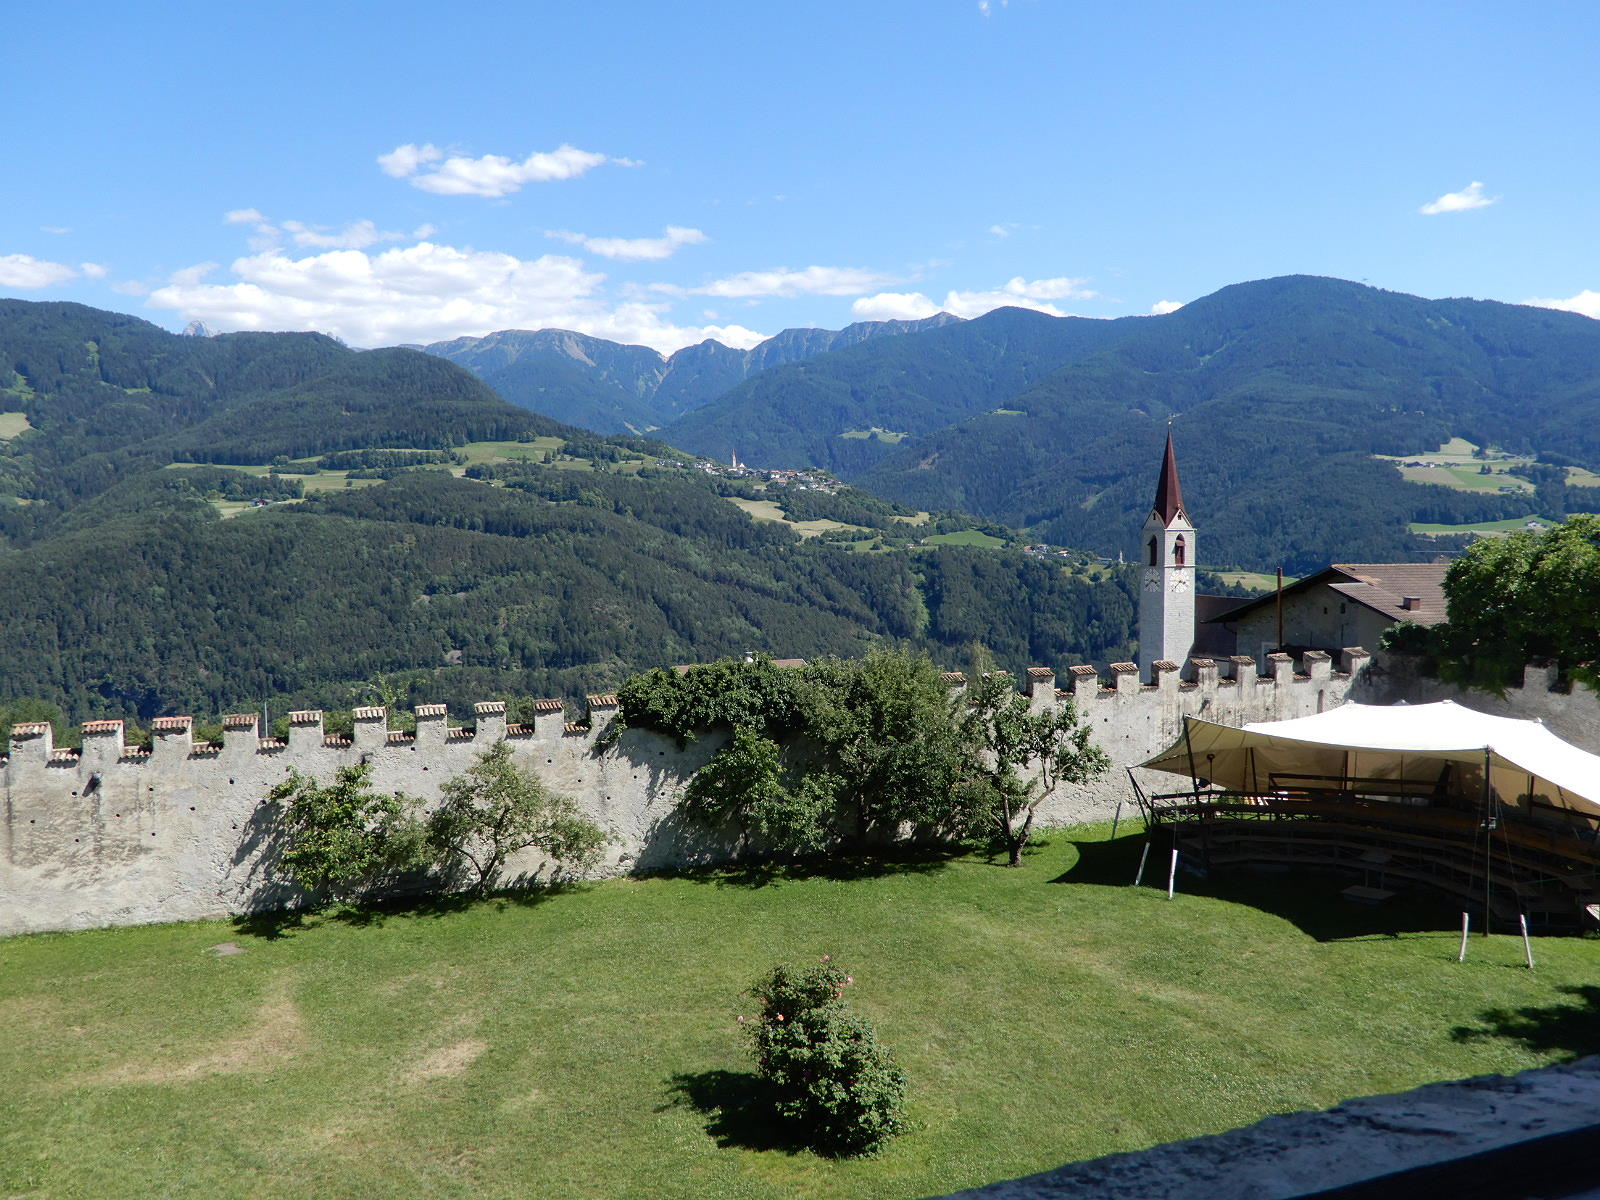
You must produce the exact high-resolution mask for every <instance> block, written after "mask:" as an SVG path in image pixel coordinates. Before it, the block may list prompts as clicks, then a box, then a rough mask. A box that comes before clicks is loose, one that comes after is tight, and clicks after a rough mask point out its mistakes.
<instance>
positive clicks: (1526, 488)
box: [1373, 437, 1587, 492]
mask: <svg viewBox="0 0 1600 1200" xmlns="http://www.w3.org/2000/svg"><path fill="white" fill-rule="evenodd" d="M1477 450H1478V447H1477V446H1476V445H1474V444H1473V443H1472V442H1469V441H1467V439H1466V438H1459V437H1457V438H1451V439H1450V440H1449V441H1448V442H1446V443H1445V444H1444V445H1442V446H1440V447H1439V448H1438V449H1437V450H1433V451H1430V452H1428V453H1426V454H1402V455H1395V454H1374V455H1373V457H1374V458H1377V459H1381V460H1383V461H1384V462H1392V463H1394V464H1395V465H1396V466H1397V467H1398V468H1399V470H1400V476H1401V478H1402V479H1405V480H1406V481H1408V482H1410V483H1436V484H1440V485H1442V486H1444V487H1448V488H1455V489H1456V490H1457V491H1463V492H1486V491H1487V492H1494V491H1499V490H1500V489H1501V488H1503V487H1507V488H1515V489H1516V490H1517V491H1519V492H1531V491H1533V490H1534V489H1533V484H1532V483H1530V482H1529V481H1528V480H1526V479H1522V478H1520V477H1518V476H1517V475H1516V474H1515V472H1516V470H1517V468H1518V467H1525V466H1527V465H1528V464H1529V463H1531V462H1532V461H1533V460H1532V459H1531V458H1527V457H1517V456H1516V455H1511V454H1506V453H1503V452H1501V451H1498V450H1495V449H1494V448H1493V447H1490V449H1489V452H1488V457H1487V458H1486V459H1480V458H1475V457H1473V455H1474V454H1475V452H1476V451H1477ZM1412 462H1416V463H1421V464H1423V465H1421V466H1416V467H1412V466H1407V465H1406V464H1407V463H1412ZM1485 465H1487V466H1488V467H1489V471H1490V473H1489V474H1488V475H1485V474H1483V467H1484V466H1485ZM1584 474H1587V472H1584ZM1569 482H1576V481H1575V480H1569Z"/></svg>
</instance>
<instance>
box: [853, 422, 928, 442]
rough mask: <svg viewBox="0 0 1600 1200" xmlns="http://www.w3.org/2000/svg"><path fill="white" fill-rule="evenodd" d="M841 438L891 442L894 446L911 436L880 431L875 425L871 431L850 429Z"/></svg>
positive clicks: (894, 431)
mask: <svg viewBox="0 0 1600 1200" xmlns="http://www.w3.org/2000/svg"><path fill="white" fill-rule="evenodd" d="M839 436H840V437H842V438H851V439H853V440H858V441H865V440H866V439H868V438H877V439H878V440H879V441H880V442H889V443H891V444H892V443H895V442H903V441H905V440H906V438H908V437H909V436H911V435H910V434H907V433H901V432H898V431H896V430H893V429H879V428H878V427H877V426H876V425H874V426H873V427H872V428H871V429H850V430H847V431H845V432H844V433H841V434H840V435H839Z"/></svg>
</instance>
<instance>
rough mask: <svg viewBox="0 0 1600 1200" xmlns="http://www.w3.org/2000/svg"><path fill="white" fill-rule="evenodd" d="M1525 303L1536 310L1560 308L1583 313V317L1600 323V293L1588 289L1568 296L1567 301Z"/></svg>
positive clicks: (1526, 301)
mask: <svg viewBox="0 0 1600 1200" xmlns="http://www.w3.org/2000/svg"><path fill="white" fill-rule="evenodd" d="M1523 303H1524V304H1531V305H1533V306H1534V307H1535V308H1559V309H1561V310H1562V311H1563V312H1574V313H1581V314H1582V315H1583V316H1586V317H1593V318H1595V320H1597V321H1600V292H1593V291H1590V290H1589V289H1588V288H1585V289H1584V290H1583V291H1581V292H1579V293H1578V294H1577V295H1576V296H1568V297H1567V298H1566V299H1565V300H1524V301H1523Z"/></svg>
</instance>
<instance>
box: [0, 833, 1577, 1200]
mask: <svg viewBox="0 0 1600 1200" xmlns="http://www.w3.org/2000/svg"><path fill="white" fill-rule="evenodd" d="M1124 830H1125V836H1123V837H1122V838H1121V839H1120V840H1119V841H1118V842H1116V843H1108V842H1106V841H1105V840H1104V838H1105V836H1106V833H1107V830H1106V829H1105V828H1104V827H1099V828H1096V829H1093V830H1088V831H1081V830H1080V831H1071V832H1058V833H1056V834H1055V835H1054V840H1053V841H1052V842H1051V844H1049V845H1048V846H1047V847H1046V848H1044V849H1043V850H1041V851H1040V852H1038V853H1035V854H1033V855H1031V856H1030V857H1029V859H1028V860H1027V862H1026V865H1025V866H1024V867H1023V868H1022V869H1021V870H1017V871H1012V870H1008V869H1006V868H1004V867H999V866H995V865H993V864H991V863H989V862H986V861H984V860H982V859H980V858H963V859H957V860H954V861H950V862H939V861H932V862H927V863H922V864H905V865H903V866H902V867H901V868H899V869H882V870H880V871H879V872H878V873H874V872H872V871H870V870H855V871H852V870H850V869H847V868H840V869H838V870H836V871H834V872H833V873H832V874H831V875H830V874H818V873H809V874H807V873H789V874H785V873H778V874H774V875H770V876H760V875H739V874H735V873H725V872H709V873H705V874H701V875H696V876H691V877H680V878H660V879H643V880H639V879H625V880H619V881H614V882H610V883H604V884H600V885H596V886H593V887H590V888H587V889H584V890H579V891H573V892H569V893H565V894H557V895H553V896H547V897H536V896H531V897H525V898H523V899H522V900H521V901H519V902H513V901H485V902H480V903H476V904H470V905H459V906H458V905H448V906H444V907H443V908H441V909H438V910H434V911H413V912H411V913H403V914H395V915H389V916H387V917H373V916H371V915H370V914H369V915H368V916H367V917H366V918H362V919H354V920H352V919H343V920H339V919H328V920H321V921H315V922H312V923H309V924H307V925H306V926H304V927H301V928H288V929H284V930H281V931H279V932H281V934H282V936H276V937H274V936H271V934H272V933H273V932H274V930H272V928H271V927H270V926H268V925H261V926H257V927H254V931H253V932H252V930H251V928H235V927H234V926H233V925H231V924H230V923H228V922H207V923H194V924H185V925H170V926H156V927H147V928H139V929H123V930H104V931H96V932H89V933H77V934H65V935H40V936H30V937H19V938H12V939H8V940H5V941H0V1023H3V1024H0V1027H3V1028H4V1030H5V1036H4V1037H3V1038H0V1095H3V1096H4V1097H5V1119H4V1121H3V1122H0V1195H5V1196H8V1197H14V1196H26V1197H34V1196H39V1197H43V1196H49V1197H127V1196H163V1197H208V1198H210V1197H273V1198H276V1197H281V1196H295V1197H344V1198H350V1200H358V1198H359V1200H368V1198H371V1197H390V1196H393V1197H406V1198H408V1200H409V1198H412V1197H417V1198H425V1197H462V1198H466V1197H473V1198H476V1197H502V1196H504V1197H511V1196H551V1197H573V1196H577V1197H657V1196H661V1197H685V1198H688V1197H693V1198H696V1200H699V1198H703V1197H750V1198H752V1200H754V1198H758V1197H759V1198H762V1200H766V1198H769V1197H788V1196H808V1197H870V1196H881V1197H915V1196H925V1195H930V1194H937V1193H940V1192H944V1191H949V1190H952V1189H955V1188H959V1187H965V1186H970V1185H973V1184H977V1183H980V1182H983V1181H987V1180H995V1179H1000V1178H1005V1177H1009V1176H1013V1175H1019V1174H1022V1173H1025V1172H1030V1171H1037V1170H1041V1169H1044V1168H1048V1167H1051V1166H1054V1165H1057V1164H1059V1163H1062V1162H1065V1161H1068V1160H1072V1159H1077V1158H1083V1157H1089V1156H1094V1155H1100V1154H1105V1153H1108V1152H1111V1151H1116V1150H1128V1149H1133V1148H1137V1147H1142V1146H1148V1145H1151V1144H1153V1143H1157V1142H1162V1141H1167V1140H1170V1139H1174V1138H1182V1137H1188V1136H1191V1135H1195V1134H1201V1133H1207V1132H1212V1131H1216V1130H1221V1129H1225V1128H1229V1127H1233V1126H1236V1125H1240V1124H1243V1123H1246V1122H1250V1121H1254V1120H1256V1119H1257V1118H1259V1117H1261V1116H1264V1115H1266V1114H1268V1113H1273V1112H1282V1111H1286V1110H1294V1109H1302V1108H1317V1107H1323V1106H1327V1105H1331V1104H1333V1103H1336V1102H1337V1101H1339V1100H1341V1099H1344V1098H1346V1097H1350V1096H1355V1095H1362V1094H1367V1093H1372V1092H1381V1091H1391V1090H1396V1089H1402V1088H1410V1087H1413V1086H1416V1085H1418V1084H1421V1083H1423V1082H1426V1081H1429V1080H1437V1079H1444V1078H1451V1077H1459V1076H1465V1075H1472V1074H1478V1073H1483V1072H1492V1071H1515V1070H1518V1069H1521V1068H1524V1067H1529V1066H1534V1065H1536V1064H1540V1063H1544V1062H1549V1061H1552V1060H1554V1059H1557V1058H1560V1057H1564V1056H1570V1055H1573V1054H1576V1053H1578V1052H1581V1051H1586V1050H1592V1049H1595V1048H1597V1047H1596V1039H1597V1033H1600V1014H1596V1013H1594V1012H1593V1011H1591V1010H1589V1009H1587V1008H1586V1007H1585V1006H1584V1004H1583V1003H1582V1002H1581V1001H1580V1000H1577V999H1575V998H1574V995H1575V994H1576V995H1581V996H1584V997H1587V996H1589V995H1590V994H1591V993H1592V991H1593V981H1594V979H1595V977H1596V970H1597V968H1600V942H1596V941H1589V940H1582V939H1565V940H1556V939H1541V940H1539V941H1538V942H1537V943H1536V947H1535V953H1536V955H1537V956H1538V962H1539V966H1538V969H1537V970H1536V971H1531V972H1530V971H1527V970H1523V969H1521V968H1520V967H1519V966H1518V963H1519V962H1520V956H1521V948H1520V945H1519V944H1518V943H1517V942H1516V941H1515V940H1514V939H1511V938H1506V937H1495V938H1492V939H1488V940H1482V939H1476V938H1475V939H1474V942H1473V946H1472V952H1471V956H1470V957H1469V959H1468V961H1467V963H1466V964H1465V965H1457V964H1456V962H1455V961H1454V959H1455V951H1456V936H1455V933H1454V932H1453V929H1452V927H1451V924H1452V921H1453V919H1454V914H1453V913H1450V912H1442V913H1432V912H1428V911H1422V910H1413V909H1406V908H1397V909H1373V908H1363V907H1358V906H1351V905H1347V904H1345V903H1343V902H1342V901H1340V900H1339V899H1338V897H1337V891H1336V889H1337V888H1339V887H1342V886H1344V885H1345V883H1347V882H1348V881H1344V880H1341V881H1337V882H1335V881H1330V880H1324V879H1320V878H1318V877H1299V878H1289V877H1284V876H1274V877H1259V878H1257V879H1255V880H1254V881H1253V882H1250V883H1247V884H1235V885H1222V884H1218V885H1213V891H1212V894H1210V895H1200V894H1186V892H1185V891H1184V890H1182V889H1192V888H1194V887H1195V886H1196V885H1195V884H1194V883H1193V882H1192V881H1191V880H1189V879H1188V878H1187V877H1181V879H1182V882H1181V885H1180V894H1179V896H1178V898H1177V899H1176V900H1175V901H1172V902H1168V901H1167V900H1166V898H1165V896H1164V894H1163V893H1162V892H1159V891H1157V890H1154V889H1151V888H1143V889H1139V890H1135V889H1133V888H1130V887H1128V886H1126V883H1127V881H1128V879H1129V878H1131V876H1132V874H1133V866H1134V861H1135V859H1136V858H1137V855H1138V849H1139V839H1138V838H1137V837H1136V836H1135V837H1129V836H1126V827H1124ZM226 942H235V943H237V945H239V946H240V947H242V948H243V949H244V951H245V952H244V953H243V954H238V955H232V956H227V957H219V956H216V955H214V954H212V953H209V952H208V949H207V948H208V947H214V946H216V945H218V944H219V943H226ZM824 953H832V954H833V955H835V956H836V957H838V958H840V959H841V961H842V962H843V963H844V965H845V966H846V969H848V970H850V971H852V972H853V973H854V974H855V977H856V986H855V987H854V988H852V990H851V993H850V995H851V1000H852V1002H853V1003H854V1004H856V1005H857V1006H858V1007H859V1008H861V1009H862V1010H863V1011H865V1012H866V1013H867V1014H868V1015H869V1016H871V1017H872V1018H873V1019H875V1020H876V1022H877V1023H878V1026H879V1030H880V1033H881V1035H882V1036H883V1038H884V1040H885V1041H886V1042H887V1043H888V1044H889V1045H890V1046H892V1047H894V1048H896V1050H897V1051H898V1053H899V1055H900V1057H901V1059H902V1061H903V1062H904V1064H905V1066H906V1068H907V1070H908V1072H909V1075H910V1079H911V1094H910V1115H911V1117H912V1118H913V1120H914V1122H915V1128H914V1130H913V1131H912V1132H911V1133H910V1134H908V1135H906V1136H905V1137H903V1138H901V1139H899V1140H898V1141H897V1142H895V1143H893V1144H892V1146H891V1147H890V1149H889V1150H888V1152H887V1153H886V1154H884V1155H883V1157H881V1158H878V1159H873V1160H868V1161H857V1162H832V1161H825V1160H820V1159H817V1158H815V1157H813V1156H811V1155H810V1154H808V1153H805V1152H794V1151H791V1150H788V1149H785V1148H783V1147H782V1146H781V1145H774V1144H773V1139H772V1135H771V1132H770V1130H768V1129H766V1128H764V1127H763V1126H762V1125H761V1124H759V1123H757V1122H754V1121H752V1120H751V1119H750V1118H749V1117H748V1116H747V1115H746V1110H745V1109H744V1108H742V1107H741V1106H740V1105H739V1103H738V1099H739V1097H741V1096H743V1095H745V1094H747V1091H748V1088H749V1083H750V1077H749V1075H748V1068H749V1065H750V1064H749V1063H748V1061H747V1060H746V1059H745V1057H744V1056H743V1053H742V1044H741V1039H740V1036H739V1027H738V1026H737V1025H736V1024H735V1017H736V1015H737V1014H739V1013H740V1012H741V1011H743V1012H746V1013H748V1012H750V1011H752V1010H751V1005H750V1001H748V999H744V998H742V997H741V992H742V990H743V989H744V988H745V987H747V986H748V985H749V983H750V982H752V981H753V980H754V978H755V977H756V976H757V975H758V974H760V973H761V972H762V971H763V970H764V969H765V968H767V967H769V966H770V965H771V964H772V963H773V962H774V961H775V960H778V959H789V960H791V961H795V962H809V961H813V960H814V959H816V958H817V957H818V956H820V955H821V954H824ZM1495 1010H1503V1012H1506V1013H1509V1014H1510V1015H1494V1011H1495ZM719 1104H725V1105H726V1106H727V1107H726V1108H725V1109H721V1110H719V1108H718V1105H719Z"/></svg>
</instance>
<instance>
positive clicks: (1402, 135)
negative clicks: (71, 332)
mask: <svg viewBox="0 0 1600 1200" xmlns="http://www.w3.org/2000/svg"><path fill="white" fill-rule="evenodd" d="M1597 35H1600V6H1596V5H1594V4H1592V3H1535V4H1528V5H1508V4H1504V3H1495V4H1487V3H1471V2H1456V3H1395V2H1394V0H1388V2H1386V3H1351V2H1349V0H1345V2H1342V3H1340V4H1337V5H1318V6H1311V5H1286V4H1283V3H1281V2H1277V3H1231V4H1230V3H1208V4H1201V3H1198V2H1197V0H1190V2H1187V3H1163V2H1157V0H1151V2H1145V3H1139V2H1133V3H1129V2H1124V3H1116V4H1110V3H1106V4H1102V3H1086V2H1067V0H985V2H982V3H980V2H979V0H882V2H874V0H856V2H855V3H848V4H842V3H808V4H790V5H783V6H777V5H750V4H733V3H694V2H693V0H684V2H682V3H677V4H670V5H668V4H660V3H648V4H647V3H607V2H605V0H591V2H590V3H586V4H562V5H555V4H544V3H537V4H535V3H523V4H494V3H479V4H475V5H471V6H446V5H442V4H434V3H393V2H391V3H383V4H379V3H362V4H355V3H342V4H341V3H328V2H326V0H324V2H323V3H317V4H310V3H270V2H269V3H259V4H253V5H248V6H247V5H235V4H216V3H210V4H177V3H159V2H158V3H152V4H149V5H131V4H127V3H126V2H125V0H119V2H118V3H114V4H113V3H100V2H95V3H83V2H79V3H72V2H70V0H69V2H66V3H58V4H52V5H48V6H46V5H16V6H12V7H11V9H10V10H9V11H8V13H7V16H6V39H5V40H6V43H7V51H6V60H7V61H6V69H5V72H4V73H3V76H0V113H3V114H4V115H3V116H0V122H3V123H0V129H3V131H4V145H5V148H6V150H7V159H8V170H7V175H6V185H5V187H4V188H0V295H9V296H20V297H23V298H28V299H68V300H78V301H82V302H84V303H87V304H93V305H97V306H99V307H103V308H112V309H116V310H119V311H125V312H133V313H137V314H139V315H141V316H144V317H146V318H148V319H150V320H153V321H156V322H158V323H160V324H163V325H166V326H168V327H170V328H180V327H181V326H182V325H183V324H185V323H186V322H187V321H189V320H191V319H195V318H198V319H200V320H203V321H205V322H206V323H207V324H208V325H209V326H211V327H212V328H213V329H218V330H229V329H241V328H257V329H319V330H324V331H327V332H330V333H334V334H337V335H338V336H341V337H343V338H344V339H345V340H346V341H348V342H350V343H351V344H353V345H361V346H370V345H383V344H392V343H395V342H414V341H429V340H434V339H438V338H445V337H452V336H457V335H461V334H481V333H485V332H489V331H491V330H494V329H503V328H540V327H552V326H554V327H562V328H571V329H578V330H581V331H583V332H587V333H592V334H595V335H597V336H601V337H608V338H612V339H615V340H620V341H629V342H639V343H644V344H648V345H653V346H655V347H657V348H658V349H661V350H665V351H670V350H672V349H674V348H676V347H678V346H681V345H686V344H689V343H692V342H696V341H699V340H701V339H702V338H703V337H708V336H709V337H719V338H721V339H722V340H724V341H728V342H730V343H733V344H740V345H748V344H751V343H752V342H753V341H754V340H756V339H757V337H758V336H760V335H770V334H773V333H776V332H777V331H778V330H780V329H783V328H786V327H789V326H801V325H817V326H825V327H830V328H837V327H839V326H842V325H845V324H847V323H849V322H850V321H852V320H860V319H882V318H886V317H910V316H920V315H926V314H927V313H930V312H933V311H937V310H938V309H941V308H944V309H948V310H950V311H954V312H957V313H958V314H959V315H963V316H972V315H976V314H977V313H979V312H982V311H986V310H987V309H988V308H992V307H995V306H997V305H999V304H1002V303H1016V304H1023V305H1028V306H1031V307H1036V308H1041V309H1044V310H1045V311H1051V312H1061V313H1077V314H1081V315H1085V316H1095V317H1106V316H1122V315H1127V314H1136V313H1149V312H1151V311H1161V310H1162V309H1163V308H1165V307H1169V306H1172V305H1175V304H1178V303H1182V302H1185V301H1188V300H1192V299H1194V298H1195V297H1197V296H1201V295H1204V294H1206V293H1207V292H1210V291H1213V290H1215V289H1216V288H1218V287H1222V286H1224V285H1226V284H1229V283H1234V282H1238V281H1241V280H1246V279H1257V278H1262V277H1265V276H1270V275H1281V274H1289V273H1310V274H1320V275H1335V276H1339V277H1342V278H1347V279H1356V280H1366V281H1368V282H1370V283H1372V284H1374V285H1377V286H1381V287H1386V288H1390V289H1394V290H1398V291H1407V292H1415V293H1418V294H1421V295H1426V296H1474V297H1480V298H1489V299H1498V300H1506V301H1511V302H1517V303H1521V302H1527V301H1533V300H1538V301H1542V302H1546V303H1559V304H1562V305H1565V306H1567V307H1571V308H1574V309H1576V310H1578V311H1584V312H1586V313H1587V314H1588V315H1590V316H1595V317H1600V250H1597V240H1596V237H1595V232H1594V226H1595V200H1596V198H1597V197H1600V154H1597V153H1596V149H1597V147H1596V144H1595V143H1596V135H1595V132H1594V130H1595V119H1594V93H1593V77H1594V66H1593V64H1594V61H1595V59H1596V52H1597V49H1600V44H1597V43H1600V37H1597ZM1424 209H1433V210H1434V211H1423V210H1424Z"/></svg>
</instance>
